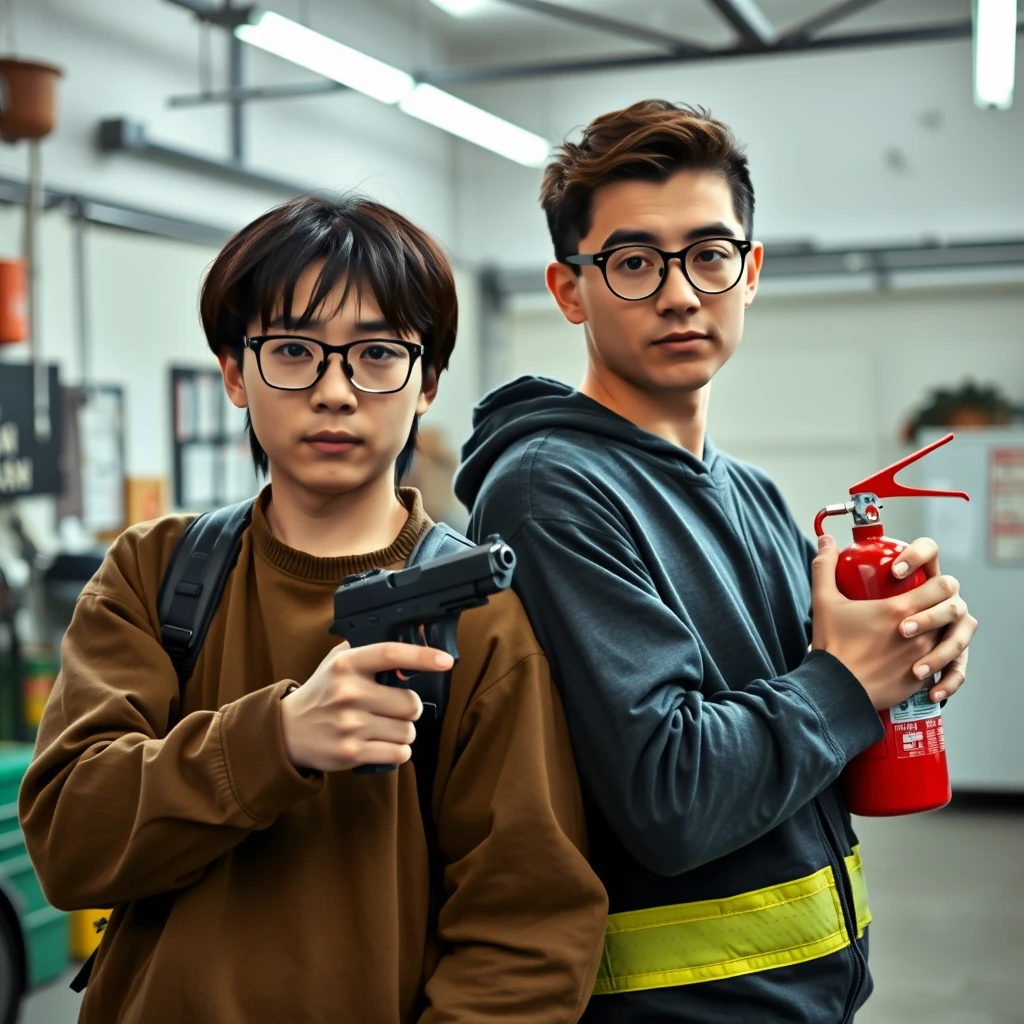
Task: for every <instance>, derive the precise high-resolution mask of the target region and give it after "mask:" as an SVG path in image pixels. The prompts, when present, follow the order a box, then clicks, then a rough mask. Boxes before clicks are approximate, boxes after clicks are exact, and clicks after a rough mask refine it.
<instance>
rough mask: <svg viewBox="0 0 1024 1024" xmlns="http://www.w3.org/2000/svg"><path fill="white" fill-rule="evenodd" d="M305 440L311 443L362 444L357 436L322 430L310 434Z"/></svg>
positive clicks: (341, 431) (343, 432) (340, 431)
mask: <svg viewBox="0 0 1024 1024" xmlns="http://www.w3.org/2000/svg"><path fill="white" fill-rule="evenodd" d="M305 440H306V441H309V442H310V443H313V442H314V441H320V442H323V443H324V444H362V441H360V440H359V438H358V437H356V436H355V434H349V433H346V432H345V431H344V430H321V431H318V432H317V433H315V434H310V435H309V437H307V438H305Z"/></svg>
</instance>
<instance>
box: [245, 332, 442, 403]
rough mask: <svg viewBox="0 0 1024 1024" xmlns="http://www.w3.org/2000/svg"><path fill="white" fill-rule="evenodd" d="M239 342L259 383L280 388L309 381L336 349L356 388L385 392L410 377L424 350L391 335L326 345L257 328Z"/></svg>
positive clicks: (316, 377) (297, 387) (323, 368)
mask: <svg viewBox="0 0 1024 1024" xmlns="http://www.w3.org/2000/svg"><path fill="white" fill-rule="evenodd" d="M243 344H244V346H245V348H248V349H251V350H252V353H253V355H255V356H256V365H257V366H258V367H259V371H260V376H261V377H262V378H263V381H264V383H265V384H267V385H268V386H269V387H272V388H277V390H279V391H305V390H306V388H311V387H313V385H314V384H316V383H317V381H319V380H320V378H321V377H323V375H324V374H325V373H326V372H327V360H328V357H329V356H330V355H331V353H332V352H337V353H338V354H339V355H340V356H341V365H342V368H343V369H344V371H345V376H346V377H347V378H348V379H349V382H350V383H351V384H352V386H353V387H354V388H355V389H356V390H357V391H364V392H366V393H367V394H371V395H390V394H393V393H394V392H396V391H401V390H402V388H404V387H405V385H406V384H408V383H409V378H410V377H411V376H412V370H413V367H414V366H415V365H416V360H417V359H419V358H420V356H422V355H423V346H422V345H418V344H416V343H415V342H411V341H395V340H393V339H391V338H386V339H385V338H372V339H370V340H367V341H350V342H349V343H348V344H347V345H325V344H324V343H323V342H322V341H317V340H316V339H315V338H301V337H299V336H298V335H295V334H261V335H258V336H256V337H253V338H245V339H244V342H243Z"/></svg>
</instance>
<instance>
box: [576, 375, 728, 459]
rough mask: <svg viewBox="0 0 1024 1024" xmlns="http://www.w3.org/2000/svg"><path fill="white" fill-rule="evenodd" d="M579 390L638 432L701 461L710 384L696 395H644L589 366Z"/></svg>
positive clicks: (694, 393)
mask: <svg viewBox="0 0 1024 1024" xmlns="http://www.w3.org/2000/svg"><path fill="white" fill-rule="evenodd" d="M579 390H580V393H581V394H584V395H586V396H587V397H588V398H592V399H593V400H594V401H595V402H600V403H601V405H603V406H604V407H605V408H607V409H611V411H612V412H614V413H617V414H618V415H619V416H621V417H622V418H623V419H627V420H629V421H630V423H633V424H635V425H636V426H638V427H640V429H641V430H646V431H649V432H650V433H652V434H657V435H658V437H663V438H664V439H665V440H666V441H669V442H671V443H672V444H674V445H678V446H679V447H680V448H685V449H686V451H688V452H690V453H691V454H692V455H695V456H696V457H697V458H698V459H703V458H704V436H705V434H706V433H707V422H708V401H709V399H710V397H711V384H710V382H709V383H707V384H705V385H704V387H702V388H699V389H698V390H696V391H682V392H679V391H666V392H654V391H644V390H642V389H641V388H638V387H637V386H636V385H635V384H631V383H630V382H629V381H626V380H623V378H622V377H619V376H617V375H616V374H614V373H612V372H611V371H610V370H609V369H608V368H607V367H604V366H595V365H594V363H593V362H590V363H589V364H588V366H587V372H586V374H585V375H584V377H583V383H582V384H581V385H580V387H579Z"/></svg>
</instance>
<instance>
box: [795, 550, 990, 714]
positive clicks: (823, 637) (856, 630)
mask: <svg viewBox="0 0 1024 1024" xmlns="http://www.w3.org/2000/svg"><path fill="white" fill-rule="evenodd" d="M838 558H839V553H838V550H837V548H836V543H835V541H834V539H833V538H831V537H824V538H820V541H819V551H818V556H817V558H815V560H814V562H813V564H812V567H811V572H812V590H813V612H812V614H813V640H812V643H811V647H812V649H814V650H823V651H828V653H829V654H832V655H834V656H835V657H836V658H838V659H839V660H840V661H841V662H842V663H843V664H844V665H845V666H846V667H847V668H848V669H849V670H850V671H851V672H852V673H853V675H855V676H856V677H857V679H859V680H860V683H861V685H862V686H863V687H864V689H865V690H866V691H867V694H868V696H869V697H870V698H871V703H872V704H873V705H874V706H875V708H876V709H877V710H879V711H882V710H884V709H886V708H892V707H895V706H896V705H897V704H899V703H900V702H901V701H904V700H906V699H907V698H909V697H911V696H912V695H913V694H915V693H916V692H917V691H918V690H920V689H922V687H924V686H925V685H926V684H927V683H928V682H929V680H930V679H931V677H932V674H933V673H937V672H942V671H943V670H944V669H947V666H949V665H950V664H952V663H954V662H957V663H959V664H961V665H962V664H964V663H965V662H966V650H965V648H966V644H967V643H968V642H969V641H970V634H973V632H974V628H975V627H976V625H977V623H976V621H975V620H974V619H973V618H972V617H970V616H969V615H968V614H967V609H966V605H964V603H963V600H962V599H961V598H960V597H959V592H960V584H959V583H958V582H957V580H955V579H954V578H953V577H952V576H938V575H936V576H933V577H932V578H930V579H929V580H927V582H925V583H924V584H923V585H922V586H920V587H917V588H916V589H914V590H911V591H908V592H907V593H906V594H901V595H900V596H899V597H891V598H888V599H886V600H883V601H851V600H849V599H847V598H845V597H843V595H842V594H841V593H840V592H839V589H838V587H837V586H836V566H837V564H838ZM922 613H926V614H922ZM912 616H917V617H918V620H919V621H923V622H927V623H928V624H929V625H930V626H931V629H929V630H926V631H922V632H920V633H919V634H917V635H914V636H910V637H908V636H905V635H904V634H903V633H902V632H901V628H900V627H901V624H905V622H906V621H907V619H908V618H910V617H912ZM961 619H966V620H968V621H967V622H966V623H965V624H964V626H963V627H961V626H960V620H961ZM947 627H952V628H954V629H956V630H957V631H958V633H964V634H965V636H966V640H965V641H959V640H958V641H956V642H954V643H953V644H952V645H951V644H950V643H949V640H948V638H947V639H946V641H945V642H943V640H944V637H943V632H944V628H947ZM958 647H959V648H960V649H959V650H957V649H956V648H958ZM915 665H916V666H917V667H918V672H921V671H923V668H922V666H924V667H926V668H927V671H926V672H925V674H924V676H923V677H922V676H921V675H919V674H915V672H914V667H915ZM954 674H955V673H952V672H950V671H947V672H946V673H945V674H944V678H943V683H942V690H943V692H944V693H945V694H946V695H948V694H950V693H952V692H954V691H955V690H956V688H957V686H958V685H959V683H960V682H962V679H957V680H955V681H953V680H951V681H950V682H947V681H946V680H947V678H948V677H949V676H951V675H954ZM960 674H961V675H962V673H960ZM933 693H934V691H933ZM933 699H935V697H934V696H933Z"/></svg>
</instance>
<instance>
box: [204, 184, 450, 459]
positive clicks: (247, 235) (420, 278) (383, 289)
mask: <svg viewBox="0 0 1024 1024" xmlns="http://www.w3.org/2000/svg"><path fill="white" fill-rule="evenodd" d="M321 261H322V262H323V269H322V270H321V272H320V275H319V277H318V278H317V282H316V286H315V287H314V288H313V291H312V294H311V296H310V300H309V303H308V305H307V307H306V309H305V310H304V311H303V312H302V313H301V314H300V315H299V316H298V317H293V316H292V299H293V297H294V294H295V286H296V284H297V282H298V279H299V276H300V275H301V274H302V272H303V271H304V270H305V269H306V268H307V267H309V266H310V264H313V263H317V262H321ZM342 279H344V282H345V284H344V290H343V294H342V297H341V304H342V305H344V303H345V301H346V300H347V298H348V295H349V292H350V291H351V289H352V288H353V287H356V288H357V289H358V288H369V290H370V291H371V292H372V294H373V297H374V298H375V299H376V300H377V304H378V305H379V306H380V310H381V312H382V313H383V314H384V318H385V319H386V320H387V322H388V323H389V324H390V325H391V326H392V327H394V328H395V329H396V330H398V331H401V332H402V333H406V332H412V331H415V332H417V333H418V334H419V335H420V338H421V340H422V342H423V365H424V367H425V368H427V369H432V370H433V371H434V372H435V373H436V374H438V375H440V374H441V372H442V371H443V370H445V369H447V367H448V360H449V358H450V357H451V354H452V349H454V347H455V334H456V329H457V327H458V309H459V307H458V300H457V298H456V295H455V278H454V275H453V274H452V268H451V265H450V264H449V262H448V259H447V257H446V256H445V255H444V253H443V252H442V250H441V247H440V246H439V245H438V244H437V243H436V242H435V241H434V240H433V239H432V238H431V237H430V236H429V235H428V234H427V233H426V232H424V231H422V230H420V228H418V227H416V225H415V224H412V223H411V222H410V221H408V220H406V219H405V217H403V216H402V215H401V214H400V213H396V212H395V211H394V210H392V209H389V208H388V207H386V206H382V205H381V204H380V203H376V202H374V201H373V200H372V199H368V198H366V197H365V196H361V195H358V194H355V193H346V194H343V195H322V194H311V195H302V196H298V197H296V198H295V199H292V200H290V201H289V202H287V203H284V204H283V205H281V206H278V207H275V208H274V209H273V210H270V211H269V212H267V213H265V214H263V216H261V217H257V218H256V220H254V221H253V222H252V223H251V224H249V225H247V226H246V227H244V228H242V230H241V231H239V232H238V233H237V234H236V235H235V236H234V237H233V238H231V239H230V240H229V241H228V243H227V244H226V245H225V246H224V248H223V249H222V250H221V251H220V254H219V255H218V256H217V258H216V259H215V260H214V261H213V264H212V265H211V267H210V269H209V272H208V273H207V275H206V279H205V280H204V281H203V288H202V293H201V295H200V300H199V313H200V317H201V319H202V321H203V330H204V331H205V332H206V341H207V344H208V345H209V346H210V348H211V349H212V350H213V352H214V353H215V354H216V355H220V354H221V353H222V352H224V351H225V350H226V351H228V352H230V353H231V354H232V355H233V356H234V357H235V358H236V359H237V360H238V361H239V362H241V359H242V349H243V340H244V338H245V335H246V333H247V331H248V325H249V323H250V321H252V320H253V319H255V318H256V317H259V319H260V322H261V323H262V324H263V329H264V330H266V328H267V325H268V324H269V323H270V321H271V319H272V318H273V316H274V311H275V307H276V306H278V304H280V305H281V306H282V313H283V315H284V317H285V327H286V328H288V329H291V328H293V327H302V326H303V324H305V323H308V322H309V321H310V320H311V319H312V318H313V317H315V316H316V314H317V312H318V311H319V310H320V309H321V308H322V307H323V305H324V303H325V302H326V301H327V297H328V296H329V295H330V293H331V292H332V290H333V289H334V288H335V286H336V285H338V284H339V283H340V282H341V281H342ZM331 312H336V311H333V310H332V311H331ZM246 426H247V429H248V432H249V445H250V447H251V449H252V455H253V462H254V463H255V465H256V469H257V470H258V471H259V472H261V473H264V474H265V473H266V472H267V469H268V460H267V454H266V452H265V451H264V450H263V447H262V446H261V445H260V443H259V441H258V440H257V438H256V435H255V433H254V432H253V429H252V423H251V421H249V420H248V419H247V420H246ZM417 429H418V420H414V421H413V426H412V431H411V433H410V435H409V439H408V441H407V442H406V445H405V447H404V448H403V449H402V453H401V455H399V457H398V461H397V463H396V467H395V475H396V477H397V478H398V479H401V478H402V476H404V475H405V473H406V472H407V471H408V469H409V465H410V464H411V462H412V456H413V452H414V451H415V447H416V432H417Z"/></svg>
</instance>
